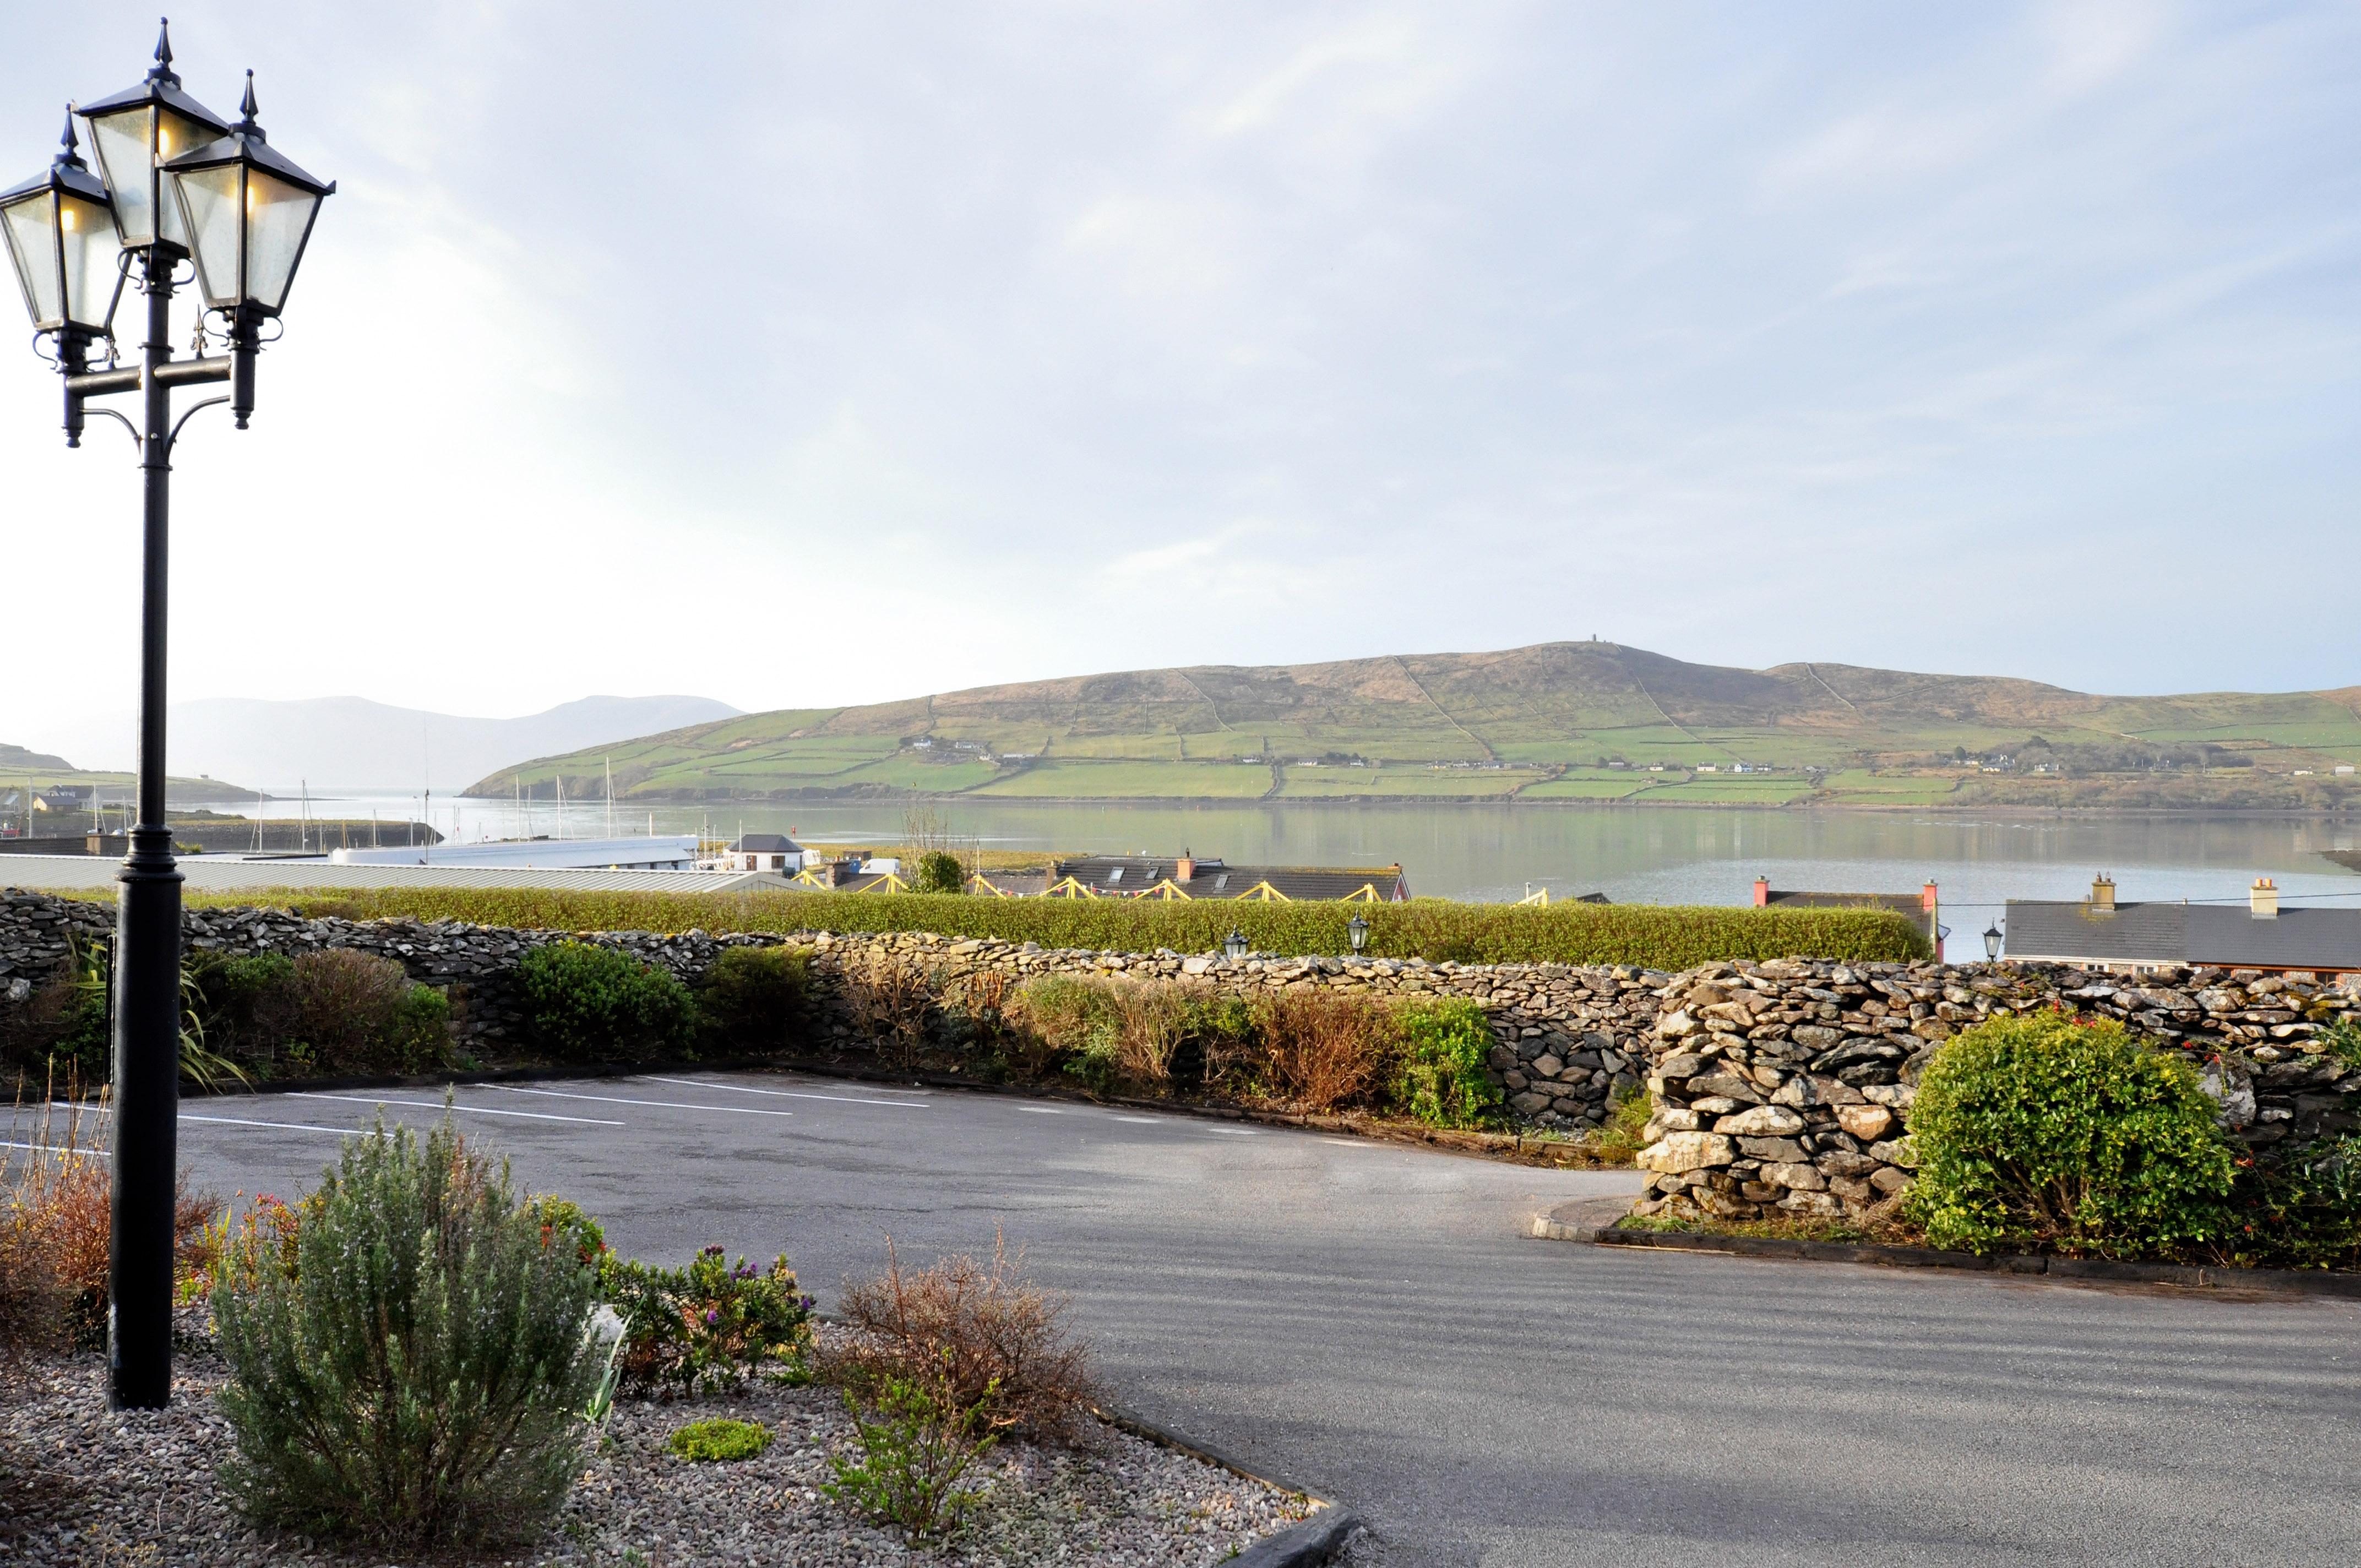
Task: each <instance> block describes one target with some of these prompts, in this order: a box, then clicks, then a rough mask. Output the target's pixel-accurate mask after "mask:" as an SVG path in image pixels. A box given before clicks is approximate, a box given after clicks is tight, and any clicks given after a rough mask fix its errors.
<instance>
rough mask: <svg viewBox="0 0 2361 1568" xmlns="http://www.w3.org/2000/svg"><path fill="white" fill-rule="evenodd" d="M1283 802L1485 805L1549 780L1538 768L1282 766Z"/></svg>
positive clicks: (1280, 793) (1280, 794) (1281, 793)
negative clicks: (1394, 801)
mask: <svg viewBox="0 0 2361 1568" xmlns="http://www.w3.org/2000/svg"><path fill="white" fill-rule="evenodd" d="M1279 771H1280V772H1281V773H1284V774H1285V775H1286V778H1287V784H1286V786H1285V787H1284V788H1282V789H1281V790H1280V791H1279V798H1280V799H1281V800H1353V799H1359V798H1362V797H1366V796H1374V797H1377V798H1380V799H1399V800H1484V799H1491V798H1496V797H1498V796H1500V795H1514V794H1516V793H1517V791H1519V790H1521V789H1523V788H1525V787H1527V786H1528V785H1531V784H1540V783H1541V782H1542V781H1543V779H1545V778H1546V777H1547V776H1548V775H1547V774H1545V773H1542V772H1540V771H1539V770H1538V769H1534V768H1502V769H1499V771H1497V772H1494V771H1490V770H1488V769H1481V768H1468V769H1460V768H1418V767H1390V768H1324V767H1323V768H1305V767H1296V766H1291V765H1283V766H1282V767H1281V768H1280V770H1279Z"/></svg>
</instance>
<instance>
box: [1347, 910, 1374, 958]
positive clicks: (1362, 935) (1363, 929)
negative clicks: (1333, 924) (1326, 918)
mask: <svg viewBox="0 0 2361 1568" xmlns="http://www.w3.org/2000/svg"><path fill="white" fill-rule="evenodd" d="M1345 936H1346V937H1347V938H1350V940H1351V941H1352V944H1353V950H1354V951H1355V952H1356V953H1357V952H1359V951H1360V950H1361V949H1362V948H1366V947H1367V946H1368V945H1369V923H1368V922H1367V920H1364V919H1362V918H1361V917H1360V916H1357V915H1356V916H1353V918H1352V919H1350V920H1349V921H1347V922H1345Z"/></svg>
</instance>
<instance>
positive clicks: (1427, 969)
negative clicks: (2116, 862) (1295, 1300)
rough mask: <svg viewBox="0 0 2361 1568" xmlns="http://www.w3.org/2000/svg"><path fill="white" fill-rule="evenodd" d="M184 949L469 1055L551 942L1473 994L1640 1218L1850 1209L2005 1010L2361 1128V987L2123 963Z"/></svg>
mask: <svg viewBox="0 0 2361 1568" xmlns="http://www.w3.org/2000/svg"><path fill="white" fill-rule="evenodd" d="M186 923H187V924H186V930H187V941H188V945H189V947H190V948H192V949H193V950H214V951H221V952H225V953H254V952H281V953H287V954H290V955H292V954H296V953H301V952H305V951H310V950H314V949H318V948H359V949H362V950H364V951H368V952H375V953H379V954H382V955H383V956H385V957H387V958H390V959H395V960H396V961H398V962H400V963H401V965H402V967H403V968H404V970H407V971H408V973H409V974H410V976H411V978H412V980H415V981H422V982H423V983H426V984H430V985H434V986H438V987H441V988H443V989H444V990H445V992H446V993H448V994H449V995H450V997H451V999H452V1003H453V1020H454V1027H455V1029H456V1031H457V1033H458V1035H459V1036H460V1039H461V1042H462V1043H463V1044H465V1045H467V1046H468V1047H470V1048H471V1049H473V1050H474V1051H475V1052H476V1053H477V1054H478V1055H494V1054H498V1052H499V1051H500V1048H501V1047H502V1046H503V1045H505V1044H506V1043H507V1042H508V1041H510V1040H511V1039H512V1038H513V1037H514V1036H515V1034H516V1033H517V1030H518V1025H519V1024H520V1021H521V1020H520V1014H519V1010H518V1005H517V998H516V994H515V984H514V979H513V977H514V972H515V969H516V965H517V963H518V961H519V960H520V959H522V958H523V957H524V955H525V954H526V953H528V952H530V951H532V950H533V948H537V947H540V946H542V945H544V944H545V943H548V942H554V941H565V940H582V941H589V942H596V943H599V944H602V945H606V946H609V947H616V948H622V949H624V950H626V951H629V952H631V953H634V954H636V955H637V956H639V957H641V958H642V959H646V960H648V961H650V962H652V963H658V964H662V965H664V967H665V968H666V969H668V970H672V971H673V972H674V973H675V974H676V975H678V976H679V977H680V978H681V979H682V980H684V981H687V982H689V983H691V984H694V983H695V982H696V981H697V980H698V979H699V978H700V977H701V976H702V975H703V973H704V971H705V970H706V968H707V967H708V965H710V964H711V963H712V962H713V960H714V959H715V958H716V957H718V956H719V954H720V953H721V952H723V951H724V950H726V949H727V948H730V947H736V946H771V945H775V944H778V943H782V942H786V943H794V944H796V945H799V946H807V947H809V948H811V949H812V954H813V970H814V972H815V975H816V976H817V978H818V981H819V985H820V991H821V996H822V1003H823V1006H824V1007H825V1008H826V1010H827V1015H826V1018H825V1021H824V1022H823V1024H822V1027H823V1029H824V1030H825V1031H826V1032H827V1036H828V1037H829V1039H830V1040H832V1041H833V1042H835V1043H836V1044H837V1045H838V1046H839V1047H841V1048H843V1049H846V1050H849V1051H859V1050H862V1049H863V1048H865V1047H867V1046H868V1044H869V1043H870V1042H869V1041H868V1040H867V1039H866V1038H865V1037H864V1036H865V1035H866V1034H867V1033H869V1032H872V1031H873V1030H874V1028H875V1026H876V1018H875V1015H874V1014H873V1012H872V1013H870V1014H863V1012H862V1010H861V1009H860V1008H859V1007H857V1006H856V1005H855V1003H856V1000H857V997H858V994H859V993H861V992H862V991H863V988H864V986H865V987H867V988H868V990H869V991H870V992H872V993H873V992H874V991H875V990H876V989H877V987H876V984H875V982H876V981H879V979H880V978H881V977H889V978H894V979H896V980H897V981H898V982H899V990H900V992H902V993H903V994H905V995H907V996H909V997H912V998H914V999H915V1011H916V1013H917V1014H918V1015H919V1016H918V1026H920V1027H923V1026H924V1025H925V1015H926V1014H927V1013H928V1009H929V1008H931V1009H933V1010H934V1011H935V1012H936V1013H937V1014H939V1010H940V1005H939V1004H940V1003H941V1002H942V1000H943V999H944V998H945V997H946V996H947V995H955V994H959V993H961V992H962V989H963V988H971V987H972V985H973V983H974V982H975V981H976V979H977V978H978V977H981V976H995V977H998V979H999V980H1000V981H1003V982H1005V983H1006V984H1008V985H1016V984H1021V983H1023V982H1024V981H1027V980H1028V979H1031V978H1033V977H1035V976H1038V975H1047V974H1068V975H1106V976H1118V975H1119V976H1126V977H1129V978H1131V979H1135V980H1176V981H1178V980H1190V981H1203V982H1205V983H1208V984H1212V985H1214V986H1217V987H1220V988H1222V989H1224V990H1228V991H1231V992H1236V993H1239V994H1242V995H1248V996H1251V995H1253V994H1256V993H1257V992H1268V991H1276V990H1285V989H1290V988H1305V987H1315V986H1317V987H1328V988H1333V989H1337V990H1343V991H1351V992H1362V993H1366V994H1369V995H1373V996H1378V997H1387V998H1401V999H1409V998H1413V997H1421V996H1433V997H1461V998H1465V999H1466V1000H1468V1001H1471V1002H1474V1003H1477V1004H1478V1005H1479V1006H1481V1007H1482V1008H1483V1009H1484V1010H1485V1012H1486V1014H1488V1017H1489V1018H1490V1021H1491V1024H1492V1030H1493V1034H1494V1036H1495V1038H1496V1043H1495V1045H1494V1047H1493V1048H1492V1052H1491V1057H1490V1061H1489V1069H1490V1071H1491V1073H1492V1075H1493V1077H1494V1079H1495V1080H1496V1081H1497V1082H1498V1083H1499V1085H1500V1086H1501V1088H1502V1090H1503V1091H1504V1092H1505V1093H1506V1094H1507V1096H1508V1097H1509V1105H1510V1110H1511V1111H1512V1112H1513V1113H1514V1114H1515V1115H1516V1117H1517V1119H1518V1120H1519V1121H1520V1122H1521V1123H1523V1124H1527V1125H1532V1126H1540V1127H1547V1128H1555V1129H1559V1130H1563V1131H1566V1132H1579V1131H1580V1130H1582V1129H1584V1128H1587V1127H1590V1126H1595V1125H1597V1124H1598V1123H1599V1122H1601V1121H1603V1120H1604V1119H1605V1118H1606V1117H1607V1116H1608V1115H1609V1113H1610V1111H1611V1109H1612V1107H1613V1104H1614V1102H1615V1101H1616V1099H1617V1098H1618V1096H1619V1095H1620V1094H1621V1093H1623V1092H1625V1091H1630V1090H1631V1089H1633V1088H1635V1087H1636V1086H1639V1085H1641V1084H1642V1083H1643V1082H1644V1084H1645V1085H1646V1088H1647V1090H1648V1092H1649V1093H1650V1095H1651V1096H1652V1106H1651V1108H1652V1111H1653V1119H1652V1121H1651V1123H1650V1143H1649V1147H1648V1148H1647V1150H1646V1151H1645V1153H1644V1154H1643V1155H1642V1166H1643V1167H1644V1168H1646V1169H1647V1170H1648V1171H1649V1173H1650V1185H1649V1190H1648V1192H1647V1195H1646V1197H1645V1199H1644V1200H1643V1201H1642V1204H1641V1209H1642V1212H1658V1211H1661V1210H1662V1209H1664V1208H1665V1207H1668V1206H1669V1207H1671V1208H1672V1209H1673V1210H1674V1211H1675V1212H1681V1211H1682V1210H1683V1209H1685V1208H1686V1209H1689V1210H1695V1211H1701V1212H1709V1213H1712V1214H1716V1215H1721V1216H1725V1217H1730V1218H1759V1217H1762V1216H1764V1215H1767V1214H1779V1213H1789V1214H1796V1213H1801V1214H1824V1215H1835V1214H1858V1213H1863V1212H1872V1211H1874V1210H1876V1209H1877V1207H1878V1206H1879V1205H1880V1204H1882V1203H1885V1202H1888V1201H1890V1200H1891V1199H1892V1198H1893V1197H1894V1194H1896V1193H1898V1192H1899V1191H1901V1190H1903V1189H1904V1188H1905V1187H1906V1186H1907V1184H1908V1182H1909V1179H1910V1170H1911V1162H1910V1154H1909V1150H1908V1146H1907V1145H1906V1143H1905V1142H1904V1140H1903V1131H1902V1124H1903V1121H1904V1117H1905V1113H1906V1112H1907V1110H1908V1108H1909V1105H1910V1102H1911V1101H1912V1099H1913V1098H1914V1097H1915V1095H1916V1082H1917V1079H1918V1075H1919V1072H1920V1071H1921V1070H1922V1069H1923V1068H1924V1067H1925V1064H1926V1061H1927V1058H1928V1057H1929V1056H1930V1055H1931V1054H1932V1052H1933V1050H1934V1049H1935V1047H1937V1046H1938V1045H1939V1044H1940V1043H1941V1042H1942V1041H1943V1040H1945V1039H1948V1038H1949V1036H1951V1035H1952V1034H1953V1033H1955V1032H1956V1031H1958V1030H1959V1029H1961V1028H1964V1027H1967V1026H1968V1025H1971V1024H1973V1023H1974V1022H1976V1021H1977V1020H1979V1019H1982V1018H1985V1017H1989V1016H1991V1015H1992V1014H1994V1013H1995V1012H2025V1011H2028V1010H2032V1009H2037V1008H2043V1007H2052V1006H2064V1007H2067V1008H2070V1009H2071V1010H2073V1011H2076V1012H2078V1013H2082V1014H2095V1015H2098V1016H2102V1017H2108V1018H2114V1019H2117V1020H2119V1021H2121V1022H2123V1023H2125V1024H2126V1025H2129V1026H2130V1027H2132V1028H2134V1029H2135V1030H2136V1031H2138V1032H2139V1033H2141V1034H2143V1035H2146V1036H2150V1037H2152V1038H2154V1039H2157V1040H2158V1041H2160V1042H2162V1043H2165V1044H2167V1045H2169V1046H2171V1047H2175V1048H2178V1049H2181V1050H2185V1051H2188V1052H2189V1053H2191V1058H2192V1059H2193V1060H2196V1061H2197V1062H2199V1064H2200V1065H2201V1068H2202V1070H2203V1072H2204V1073H2205V1075H2206V1079H2207V1082H2208V1084H2209V1087H2211V1088H2212V1089H2213V1091H2214V1092H2215V1094H2216V1095H2217V1096H2218V1097H2219V1098H2220V1099H2221V1100H2222V1102H2223V1107H2224V1110H2223V1114H2224V1122H2225V1124H2227V1125H2229V1126H2230V1127H2231V1128H2232V1130H2233V1131H2234V1132H2235V1135H2237V1136H2239V1137H2240V1138H2242V1139H2244V1140H2246V1142H2248V1143H2250V1144H2256V1145H2261V1144H2268V1143H2273V1142H2277V1141H2279V1140H2283V1139H2288V1138H2297V1139H2308V1138H2312V1137H2317V1136H2321V1135H2324V1134H2328V1133H2334V1132H2340V1131H2344V1130H2347V1129H2349V1128H2351V1127H2352V1126H2353V1125H2354V1118H2353V1116H2352V1114H2351V1112H2350V1110H2349V1109H2348V1101H2347V1099H2346V1096H2348V1095H2350V1094H2355V1093H2361V1073H2355V1072H2353V1071H2351V1070H2350V1069H2347V1068H2345V1065H2344V1064H2343V1063H2342V1062H2341V1061H2340V1060H2339V1059H2338V1058H2335V1057H2334V1055H2333V1054H2331V1053H2329V1052H2327V1051H2326V1050H2325V1048H2324V1047H2323V1045H2322V1042H2321V1036H2322V1034H2323V1031H2324V1030H2325V1029H2326V1028H2327V1027H2328V1026H2329V1025H2331V1024H2332V1023H2333V1022H2334V1020H2335V1019H2337V1018H2338V1017H2342V1016H2346V1015H2350V1014H2354V1013H2355V1011H2356V1008H2361V977H2346V979H2345V981H2343V982H2341V983H2339V982H2334V981H2323V980H2320V979H2317V978H2313V977H2306V976H2293V977H2278V976H2266V975H2263V974H2260V973H2257V971H2254V970H2218V969H2205V970H2170V971H2166V972H2164V973H2161V974H2155V975H2149V976H2145V977H2142V978H2141V979H2139V980H2138V981H2129V980H2125V979H2122V978H2121V977H2115V976H2108V975H2101V974H2092V973H2088V972H2085V971H2083V970H2075V969H2070V968H2063V967H2058V966H2049V965H2039V964H2001V965H1986V966H1969V967H1953V966H1946V965H1942V964H1935V963H1920V964H1908V965H1904V964H1850V965H1848V964H1835V963H1823V962H1812V961H1804V960H1788V961H1778V962H1769V963H1735V964H1718V965H1712V966H1708V967H1707V968H1704V969H1699V970H1690V971H1688V972H1687V973H1685V974H1680V975H1671V974H1665V973H1663V972H1661V971H1657V970H1642V969H1638V968H1631V967H1622V968H1587V967H1576V966H1573V965H1563V964H1499V965H1479V964H1454V963H1442V964H1431V963H1427V962H1424V961H1423V960H1420V959H1356V958H1322V957H1310V958H1274V957H1251V956H1250V957H1248V958H1246V959H1242V960H1237V961H1232V960H1230V959H1225V958H1220V957H1211V956H1205V955H1190V954H1182V953H1176V952H1156V953H1109V952H1090V951H1079V950H1059V949H1050V948H1042V947H1040V946H1038V944H1035V943H1031V942H1025V943H1016V942H1004V941H993V940H985V939H977V938H950V937H938V936H932V935H928V934H926V933H923V932H893V933H886V934H882V935H862V934H837V933H829V932H802V933H796V934H793V935H789V936H773V935H745V934H733V935H728V936H714V935H711V934H708V933H707V932H703V931H688V932H684V933H680V934H677V935H671V936H664V935H655V934H651V933H648V932H628V931H627V932H613V931H599V932H582V933H570V932H561V931H526V930H511V929H506V928H502V927H485V926H471V925H467V924H464V923H460V922H456V921H420V920H409V919H393V920H373V921H352V920H343V919H333V918H330V919H316V920H315V919H305V918H303V917H301V916H295V915H291V914H288V913H286V912H285V911H282V910H274V909H249V908H230V909H192V910H190V911H188V913H187V916H186ZM113 927H114V911H113V909H112V907H111V906H109V905H104V904H99V903H93V902H92V901H89V900H82V899H64V898H57V897H53V896H51V895H49V894H33V893H23V892H17V891H13V890H12V891H6V892H0V1008H5V1007H6V1006H8V1005H9V1004H11V1003H22V1002H23V1001H24V1000H25V999H26V998H27V996H28V995H29V994H30V992H31V990H32V989H33V988H34V987H36V986H38V984H40V983H41V982H42V981H44V980H46V979H47V978H48V977H49V976H50V975H52V974H54V973H55V972H57V970H58V969H59V967H60V965H61V964H63V963H64V962H65V961H66V959H68V957H69V954H70V952H71V947H72V944H73V943H74V942H75V941H77V940H79V941H90V940H103V939H104V938H107V937H108V936H109V935H110V934H111V932H112V930H113Z"/></svg>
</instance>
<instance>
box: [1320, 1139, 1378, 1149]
mask: <svg viewBox="0 0 2361 1568" xmlns="http://www.w3.org/2000/svg"><path fill="white" fill-rule="evenodd" d="M1320 1141H1321V1142H1322V1143H1323V1144H1329V1145H1333V1146H1335V1147H1337V1148H1340V1149H1368V1148H1375V1147H1377V1146H1376V1145H1375V1144H1368V1143H1363V1142H1362V1141H1361V1140H1360V1139H1358V1138H1323V1139H1321V1140H1320Z"/></svg>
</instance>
